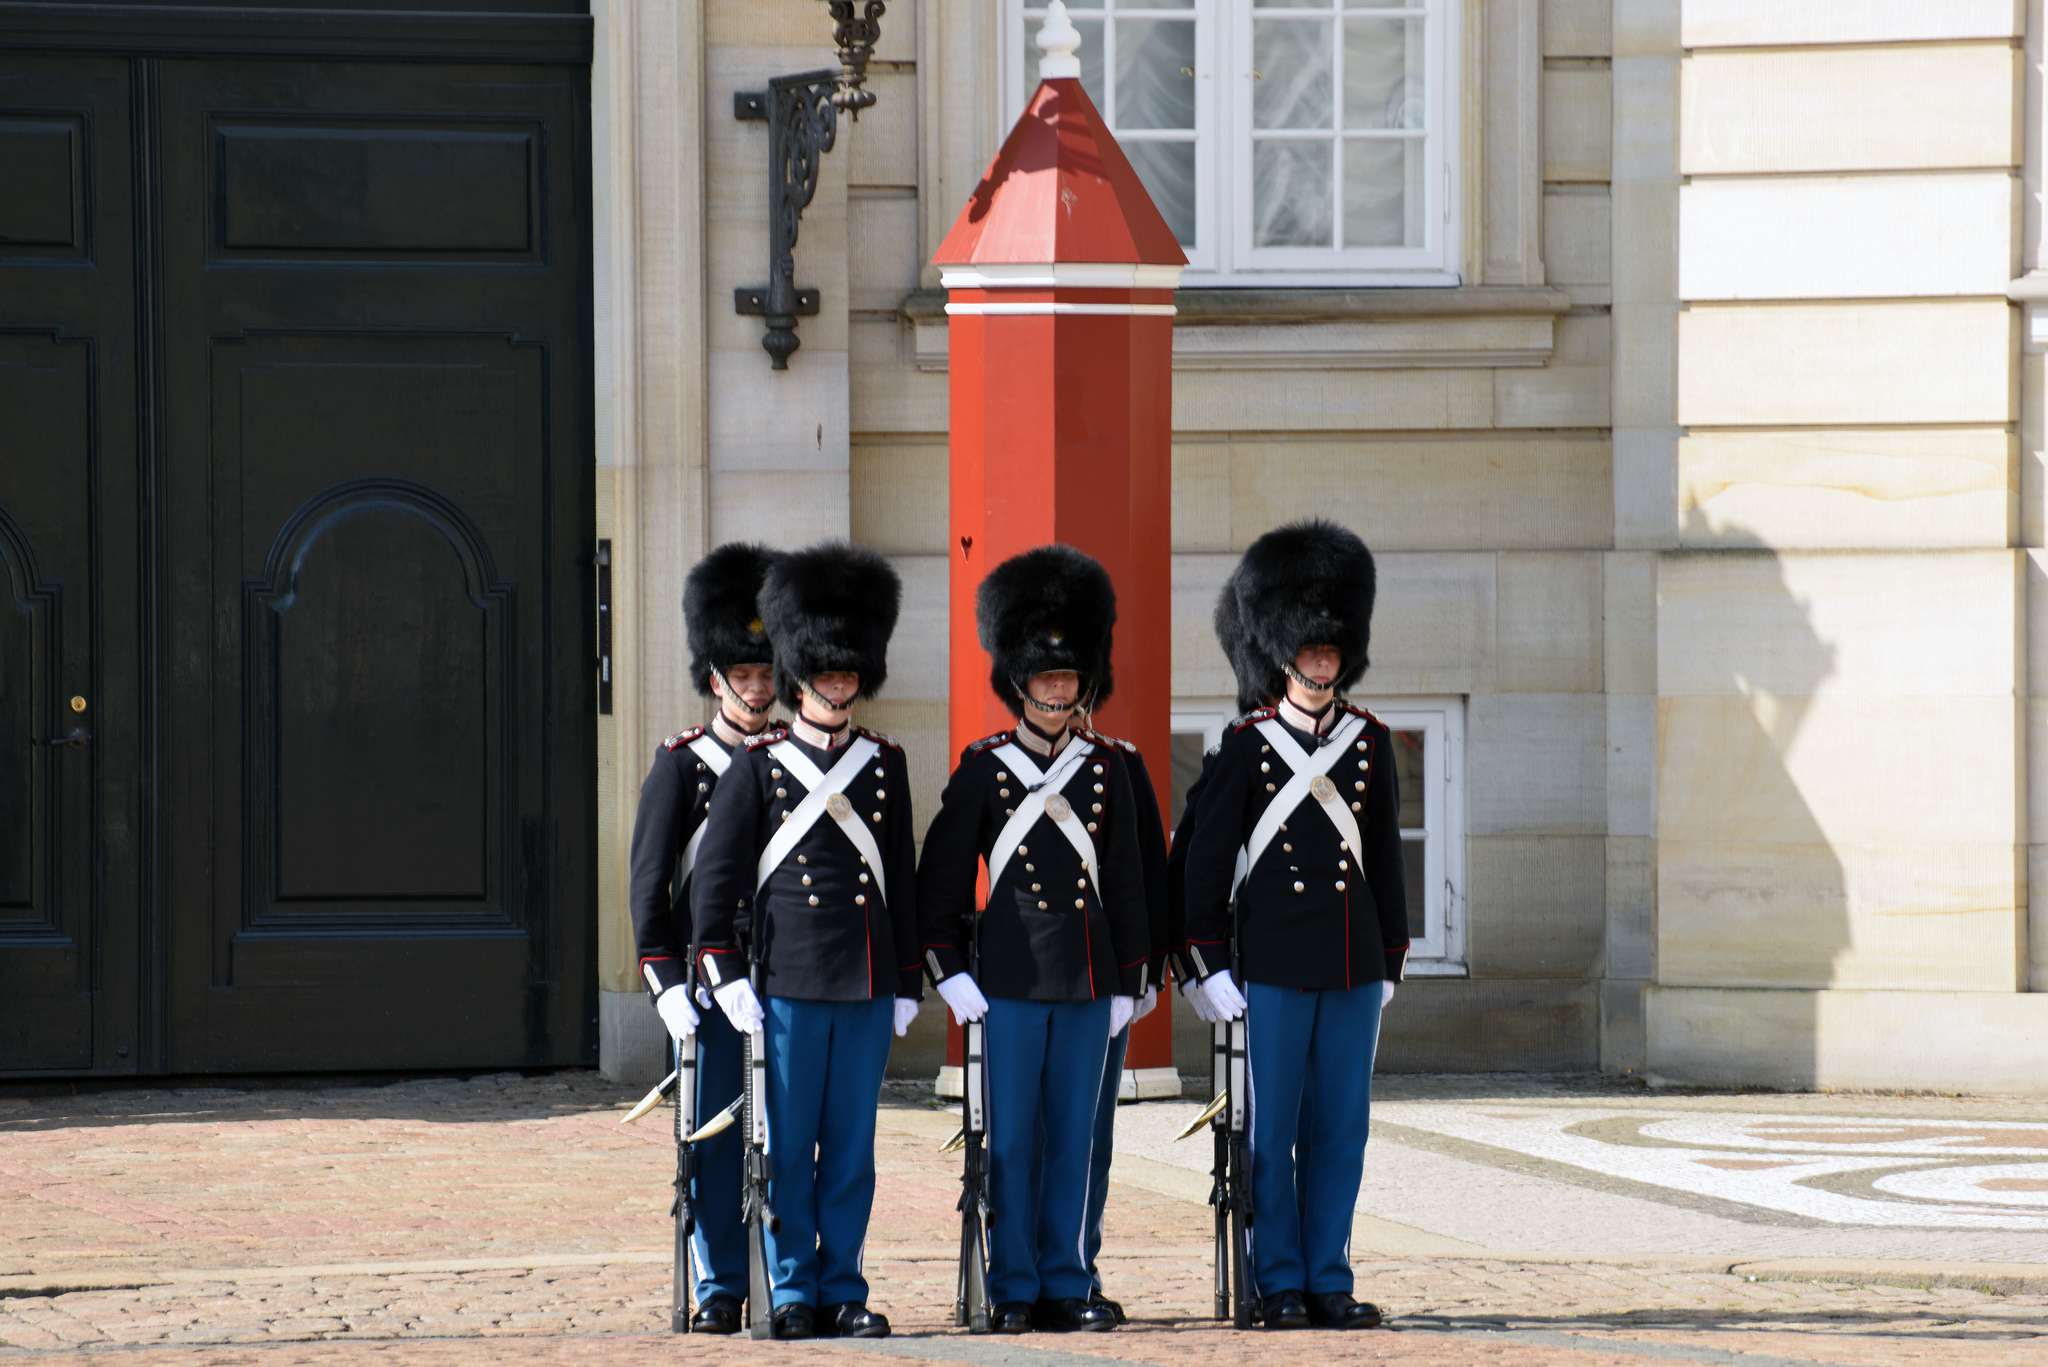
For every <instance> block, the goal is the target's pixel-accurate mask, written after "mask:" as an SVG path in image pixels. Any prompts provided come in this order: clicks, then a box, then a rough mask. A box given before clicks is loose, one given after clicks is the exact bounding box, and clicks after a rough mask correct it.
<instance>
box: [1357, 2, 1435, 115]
mask: <svg viewBox="0 0 2048 1367" xmlns="http://www.w3.org/2000/svg"><path fill="white" fill-rule="evenodd" d="M1422 73H1423V65H1422V24H1421V21H1419V20H1418V21H1415V22H1413V23H1409V22H1404V21H1402V20H1399V19H1352V20H1350V21H1348V22H1346V23H1345V25H1344V126H1345V127H1346V128H1420V127H1422V109H1423V106H1422Z"/></svg>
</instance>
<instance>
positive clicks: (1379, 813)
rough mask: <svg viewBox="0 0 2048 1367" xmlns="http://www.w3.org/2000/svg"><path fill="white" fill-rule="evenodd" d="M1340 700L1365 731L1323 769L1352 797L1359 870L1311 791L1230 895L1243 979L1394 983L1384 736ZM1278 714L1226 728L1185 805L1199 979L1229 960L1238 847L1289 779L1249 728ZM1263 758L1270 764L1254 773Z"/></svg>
mask: <svg viewBox="0 0 2048 1367" xmlns="http://www.w3.org/2000/svg"><path fill="white" fill-rule="evenodd" d="M1337 707H1338V708H1339V709H1341V712H1342V713H1346V714H1351V715H1355V716H1360V717H1363V718H1365V729H1364V730H1363V731H1362V732H1360V733H1359V735H1358V737H1357V739H1356V740H1354V741H1353V742H1352V743H1351V747H1350V748H1349V750H1348V752H1347V753H1346V754H1345V755H1344V757H1343V758H1341V759H1339V760H1338V761H1337V763H1336V766H1335V767H1334V768H1332V769H1331V770H1330V771H1329V774H1330V778H1331V780H1332V781H1333V782H1335V783H1336V785H1337V789H1338V791H1339V792H1340V793H1342V794H1343V795H1344V796H1345V797H1346V798H1347V799H1352V800H1355V801H1357V802H1358V811H1357V812H1356V813H1355V815H1356V816H1357V818H1358V832H1359V840H1360V842H1361V843H1362V844H1363V845H1364V850H1363V851H1362V853H1363V857H1364V860H1365V868H1364V869H1363V870H1360V869H1358V868H1356V867H1353V861H1352V860H1351V855H1350V851H1348V850H1346V849H1345V848H1344V845H1343V842H1342V840H1341V838H1340V837H1339V836H1338V834H1337V828H1336V826H1335V825H1333V824H1332V823H1331V821H1330V819H1329V818H1328V817H1326V816H1324V815H1323V813H1322V811H1321V810H1320V808H1319V807H1318V805H1317V803H1316V801H1315V799H1314V798H1312V797H1310V798H1304V799H1303V801H1302V804H1301V805H1300V806H1299V807H1297V808H1295V809H1294V813H1293V815H1292V816H1290V817H1289V818H1288V820H1287V821H1286V823H1285V824H1284V825H1282V826H1281V827H1280V830H1279V833H1278V834H1277V835H1275V836H1274V838H1273V843H1272V844H1270V845H1268V846H1267V847H1266V850H1265V853H1264V854H1263V855H1261V856H1260V858H1259V862H1258V864H1257V865H1256V866H1255V867H1254V868H1253V869H1252V870H1251V872H1250V873H1249V874H1247V875H1246V877H1245V881H1244V887H1243V888H1242V889H1241V890H1240V891H1239V893H1238V901H1237V918H1238V920H1237V938H1238V953H1239V955H1240V957H1241V958H1242V960H1243V969H1244V972H1243V978H1244V981H1246V982H1254V983H1267V984H1270V985H1272V986H1275V987H1305V988H1318V989H1323V988H1349V987H1356V986H1358V985H1359V984H1361V983H1369V982H1379V981H1382V980H1388V981H1393V982H1399V981H1400V980H1401V973H1402V969H1403V967H1404V965H1405V964H1406V962H1407V958H1408V898H1407V888H1406V885H1405V883H1404V881H1403V878H1402V873H1401V798H1400V785H1399V783H1398V782H1397V781H1396V778H1395V774H1394V748H1393V736H1392V733H1391V732H1389V731H1388V730H1387V728H1386V726H1385V725H1384V724H1383V723H1382V722H1381V721H1380V720H1379V718H1377V717H1375V716H1373V715H1372V714H1371V713H1369V712H1366V711H1365V710H1364V709H1362V708H1357V707H1353V706H1351V705H1350V704H1349V703H1341V702H1340V703H1338V704H1337ZM1275 715H1276V714H1275V713H1274V712H1273V710H1272V709H1270V708H1260V709H1259V710H1258V711H1255V712H1247V713H1246V714H1245V715H1243V716H1241V717H1239V718H1237V719H1236V720H1235V721H1233V722H1232V723H1231V724H1230V726H1229V727H1228V728H1227V729H1226V730H1225V731H1224V734H1223V744H1222V745H1221V746H1220V747H1219V748H1218V749H1217V752H1216V755H1215V757H1214V759H1213V760H1211V762H1210V765H1209V781H1208V782H1207V783H1206V784H1205V785H1204V788H1203V792H1202V800H1201V804H1200V805H1199V807H1196V808H1195V809H1194V811H1195V827H1194V831H1193V832H1192V834H1191V836H1190V838H1189V840H1188V842H1187V918H1188V948H1189V951H1190V953H1191V954H1192V955H1193V956H1194V957H1195V958H1196V959H1197V960H1198V961H1199V963H1200V965H1201V966H1202V967H1203V973H1204V976H1206V975H1207V974H1208V973H1213V972H1215V971H1216V970H1217V969H1219V968H1227V967H1229V963H1230V960H1229V958H1228V954H1229V949H1228V946H1229V940H1230V879H1231V874H1232V872H1233V871H1234V870H1235V868H1236V865H1237V852H1238V850H1239V849H1240V848H1241V847H1242V846H1244V844H1245V843H1246V842H1247V841H1248V840H1249V839H1250V838H1251V834H1252V828H1253V827H1254V826H1256V825H1257V824H1258V821H1259V817H1260V816H1261V815H1263V814H1264V812H1265V810H1266V806H1267V804H1268V803H1270V802H1271V801H1272V800H1273V798H1274V796H1275V790H1276V789H1277V788H1278V787H1279V786H1280V785H1281V784H1283V783H1285V782H1286V779H1287V774H1288V770H1287V766H1286V765H1285V764H1284V763H1281V762H1279V761H1278V760H1277V757H1276V756H1274V755H1273V754H1272V751H1271V747H1270V746H1268V745H1267V743H1266V739H1265V737H1264V736H1262V735H1260V734H1259V731H1258V723H1260V722H1262V721H1267V720H1270V719H1272V718H1273V717H1274V716H1275ZM1283 724H1284V723H1283ZM1332 724H1333V725H1334V724H1335V723H1334V722H1333V723H1332ZM1288 730H1289V732H1290V734H1292V735H1293V737H1294V741H1295V744H1297V745H1299V746H1300V747H1301V748H1302V749H1303V750H1304V751H1306V752H1307V753H1309V754H1311V755H1314V754H1315V753H1316V752H1317V751H1319V750H1320V749H1321V748H1322V747H1323V746H1324V745H1325V744H1327V743H1328V738H1327V737H1326V736H1311V735H1309V734H1308V733H1307V732H1305V731H1297V730H1295V729H1294V728H1292V727H1289V728H1288ZM1262 764H1269V765H1270V766H1271V767H1270V768H1269V769H1261V768H1260V765H1262ZM1359 782H1363V783H1364V784H1365V785H1366V786H1365V787H1364V788H1363V789H1362V790H1361V789H1358V788H1356V787H1355V785H1356V784H1357V783H1359ZM1361 872H1362V873H1363V874H1364V876H1363V877H1360V876H1359V875H1360V873H1361ZM1297 888H1298V889H1299V890H1297Z"/></svg>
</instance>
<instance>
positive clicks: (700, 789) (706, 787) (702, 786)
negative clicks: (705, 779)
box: [697, 783, 711, 793]
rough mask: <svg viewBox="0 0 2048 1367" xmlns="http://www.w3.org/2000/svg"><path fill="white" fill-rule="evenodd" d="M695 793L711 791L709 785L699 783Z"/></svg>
mask: <svg viewBox="0 0 2048 1367" xmlns="http://www.w3.org/2000/svg"><path fill="white" fill-rule="evenodd" d="M697 791H698V792H700V793H708V792H710V791H711V785H710V784H708V783H700V784H698V785H697Z"/></svg>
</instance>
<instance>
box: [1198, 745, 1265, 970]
mask: <svg viewBox="0 0 2048 1367" xmlns="http://www.w3.org/2000/svg"><path fill="white" fill-rule="evenodd" d="M1239 734H1240V733H1238V732H1226V733H1225V735H1224V737H1223V746H1222V748H1221V749H1219V750H1218V751H1217V752H1216V755H1215V758H1214V759H1213V760H1211V762H1210V765H1209V776H1208V786H1207V787H1206V788H1205V789H1204V790H1203V792H1202V801H1201V804H1200V805H1199V806H1196V807H1194V808H1192V809H1191V810H1192V811H1193V813H1194V823H1195V828H1194V830H1193V831H1192V832H1191V833H1190V835H1189V837H1188V853H1187V915H1188V952H1189V954H1190V956H1191V957H1193V958H1194V960H1195V969H1196V972H1198V973H1199V974H1200V975H1201V976H1202V977H1204V978H1207V977H1208V976H1209V975H1210V974H1211V973H1214V972H1216V971H1217V970H1218V969H1222V968H1228V967H1229V966H1230V876H1231V874H1232V873H1233V872H1235V871H1236V868H1237V851H1238V848H1239V846H1241V845H1243V844H1244V814H1245V792H1246V789H1247V787H1248V783H1247V778H1246V763H1247V756H1249V755H1251V754H1252V753H1254V747H1252V746H1250V745H1248V744H1245V743H1243V742H1241V741H1240V740H1239ZM1254 734H1256V733H1254Z"/></svg>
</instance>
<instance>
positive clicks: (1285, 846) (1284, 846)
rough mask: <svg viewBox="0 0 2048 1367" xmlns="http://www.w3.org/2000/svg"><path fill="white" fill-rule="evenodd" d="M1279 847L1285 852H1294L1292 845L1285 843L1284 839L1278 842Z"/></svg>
mask: <svg viewBox="0 0 2048 1367" xmlns="http://www.w3.org/2000/svg"><path fill="white" fill-rule="evenodd" d="M1280 848H1281V849H1282V850H1283V851H1285V852H1286V853H1288V854H1293V853H1294V846H1292V845H1290V844H1288V843H1287V842H1286V841H1284V840H1283V841H1281V842H1280Z"/></svg>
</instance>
